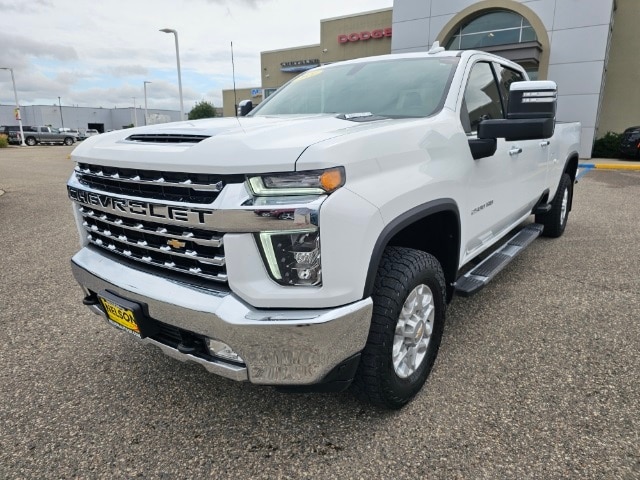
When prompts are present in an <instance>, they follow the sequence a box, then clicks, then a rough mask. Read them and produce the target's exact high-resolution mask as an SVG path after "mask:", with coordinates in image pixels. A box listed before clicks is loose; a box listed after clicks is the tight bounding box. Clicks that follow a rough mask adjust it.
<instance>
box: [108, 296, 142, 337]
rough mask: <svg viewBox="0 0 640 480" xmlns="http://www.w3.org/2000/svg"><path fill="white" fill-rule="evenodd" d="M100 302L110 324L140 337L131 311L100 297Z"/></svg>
mask: <svg viewBox="0 0 640 480" xmlns="http://www.w3.org/2000/svg"><path fill="white" fill-rule="evenodd" d="M100 302H101V303H102V306H103V307H104V311H105V312H106V313H107V317H108V318H109V320H110V321H111V323H113V324H115V326H116V327H120V328H124V329H125V330H127V331H128V332H131V333H133V334H134V335H136V336H138V337H139V336H140V327H139V326H138V322H137V321H136V315H135V313H134V312H133V310H130V309H128V308H124V307H121V306H120V305H118V304H116V303H114V302H112V301H111V300H107V299H106V298H103V297H100Z"/></svg>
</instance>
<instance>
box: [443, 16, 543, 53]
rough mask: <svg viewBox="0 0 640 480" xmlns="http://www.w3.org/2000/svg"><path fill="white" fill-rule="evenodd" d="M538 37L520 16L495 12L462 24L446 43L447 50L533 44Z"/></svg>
mask: <svg viewBox="0 0 640 480" xmlns="http://www.w3.org/2000/svg"><path fill="white" fill-rule="evenodd" d="M537 39H538V37H537V36H536V33H535V31H534V30H533V27H532V26H531V24H530V23H529V22H528V21H527V20H526V19H525V18H524V17H522V16H521V15H519V14H517V13H514V12H508V11H505V10H497V11H494V12H490V13H487V14H485V15H482V16H480V17H476V18H474V19H473V20H471V21H469V22H467V23H464V24H462V25H461V26H460V28H459V29H458V30H457V31H456V32H455V33H454V35H453V36H452V37H451V38H450V39H449V41H448V42H447V45H446V47H447V49H449V50H466V49H472V48H479V47H491V46H495V45H509V44H514V43H523V42H533V41H536V40H537Z"/></svg>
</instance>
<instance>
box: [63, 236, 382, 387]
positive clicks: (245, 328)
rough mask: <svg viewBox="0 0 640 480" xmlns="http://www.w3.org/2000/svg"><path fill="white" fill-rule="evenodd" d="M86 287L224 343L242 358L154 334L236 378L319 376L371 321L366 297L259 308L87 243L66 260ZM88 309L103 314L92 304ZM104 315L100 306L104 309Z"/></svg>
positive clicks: (313, 379) (354, 345)
mask: <svg viewBox="0 0 640 480" xmlns="http://www.w3.org/2000/svg"><path fill="white" fill-rule="evenodd" d="M71 266H72V271H73V275H74V276H75V278H76V280H77V281H78V283H80V285H81V286H82V287H83V289H84V290H85V292H86V291H91V292H94V293H99V292H102V291H105V290H108V291H110V292H111V293H114V294H116V295H118V296H121V297H123V298H125V299H128V300H131V301H134V302H139V303H142V304H145V305H146V306H147V307H148V314H149V316H150V317H151V318H153V319H154V320H158V321H161V322H163V323H166V324H169V325H172V326H175V327H178V328H180V329H184V330H187V331H190V332H194V333H197V334H200V335H204V336H206V337H208V338H214V339H217V340H220V341H222V342H224V343H226V344H228V345H229V346H230V347H231V348H232V349H233V350H234V351H235V352H236V353H238V355H240V356H241V357H242V359H243V360H244V362H245V366H239V365H236V364H233V363H230V362H226V361H224V360H223V359H217V358H216V359H214V360H212V361H210V360H206V359H203V358H199V357H196V356H193V355H190V354H184V353H181V352H179V351H178V350H177V349H175V348H173V347H171V346H168V345H165V344H162V343H160V342H158V341H156V340H153V339H151V338H145V339H142V340H141V341H142V342H145V343H149V344H153V345H156V346H158V347H160V348H161V349H162V351H163V352H164V353H166V354H167V355H169V356H171V357H173V358H176V359H178V360H181V361H194V362H196V363H199V364H201V365H203V366H204V367H205V368H206V369H207V370H208V371H210V372H212V373H215V374H218V375H221V376H224V377H227V378H231V379H233V380H238V381H250V382H251V383H256V384H265V385H313V384H316V383H319V382H321V381H322V380H323V378H324V377H325V376H326V375H327V374H328V373H329V372H331V370H332V369H334V368H335V367H337V366H338V365H340V364H341V363H342V362H343V361H344V360H346V359H347V358H349V357H351V356H353V355H355V354H357V353H358V352H360V351H361V350H362V349H363V348H364V345H365V342H366V340H367V336H368V333H369V327H370V322H371V312H372V301H371V299H370V298H367V299H365V300H361V301H359V302H356V303H352V304H349V305H345V306H342V307H336V308H330V309H322V310H319V309H314V310H300V309H298V310H258V309H255V308H253V307H251V306H250V305H248V304H246V303H245V302H243V301H242V300H240V299H239V298H238V297H237V296H236V295H234V294H233V293H228V292H220V291H215V290H208V289H204V288H200V287H196V286H193V285H189V284H186V283H181V282H177V281H174V280H171V279H168V278H163V277H158V276H156V275H153V274H150V273H147V272H145V271H142V270H138V269H135V268H131V267H128V266H126V265H123V264H122V263H119V262H117V261H114V260H112V259H111V258H109V257H107V256H105V255H103V254H101V253H100V252H98V251H96V250H94V249H93V248H91V247H85V248H83V249H82V250H81V251H80V252H78V253H77V254H76V255H75V256H74V257H73V259H72V261H71ZM92 310H93V311H94V312H96V313H101V314H103V312H102V310H101V309H100V308H99V307H97V306H93V307H92ZM103 315H104V314H103Z"/></svg>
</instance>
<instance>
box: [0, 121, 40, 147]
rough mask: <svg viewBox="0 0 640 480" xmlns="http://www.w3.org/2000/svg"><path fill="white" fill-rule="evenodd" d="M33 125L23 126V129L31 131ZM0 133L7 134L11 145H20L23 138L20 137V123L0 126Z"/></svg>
mask: <svg viewBox="0 0 640 480" xmlns="http://www.w3.org/2000/svg"><path fill="white" fill-rule="evenodd" d="M32 128H33V127H27V126H23V127H22V131H23V132H27V131H30V130H31V129H32ZM0 134H1V135H6V136H7V139H8V141H9V144H10V145H20V144H21V143H22V139H21V138H20V126H18V125H6V126H2V127H0Z"/></svg>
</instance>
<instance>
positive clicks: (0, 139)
mask: <svg viewBox="0 0 640 480" xmlns="http://www.w3.org/2000/svg"><path fill="white" fill-rule="evenodd" d="M8 146H9V137H7V136H6V135H5V134H4V133H0V148H7V147H8Z"/></svg>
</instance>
